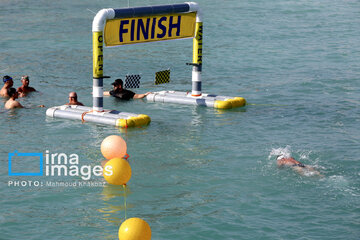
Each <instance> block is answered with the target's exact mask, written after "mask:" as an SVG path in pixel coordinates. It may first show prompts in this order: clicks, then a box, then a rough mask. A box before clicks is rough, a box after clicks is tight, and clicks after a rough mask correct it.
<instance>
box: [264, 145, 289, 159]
mask: <svg viewBox="0 0 360 240" xmlns="http://www.w3.org/2000/svg"><path fill="white" fill-rule="evenodd" d="M280 155H282V156H284V157H285V158H289V157H291V147H290V146H286V147H285V148H273V149H272V150H271V152H270V154H269V156H268V159H269V160H270V159H271V158H272V157H274V156H275V157H277V156H280Z"/></svg>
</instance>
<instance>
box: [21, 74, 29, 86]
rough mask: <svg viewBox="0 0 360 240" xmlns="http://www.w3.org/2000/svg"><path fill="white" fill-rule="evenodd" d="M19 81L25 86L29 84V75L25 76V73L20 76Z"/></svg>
mask: <svg viewBox="0 0 360 240" xmlns="http://www.w3.org/2000/svg"><path fill="white" fill-rule="evenodd" d="M21 82H22V84H24V85H25V86H29V82H30V79H29V76H27V75H25V76H22V77H21Z"/></svg>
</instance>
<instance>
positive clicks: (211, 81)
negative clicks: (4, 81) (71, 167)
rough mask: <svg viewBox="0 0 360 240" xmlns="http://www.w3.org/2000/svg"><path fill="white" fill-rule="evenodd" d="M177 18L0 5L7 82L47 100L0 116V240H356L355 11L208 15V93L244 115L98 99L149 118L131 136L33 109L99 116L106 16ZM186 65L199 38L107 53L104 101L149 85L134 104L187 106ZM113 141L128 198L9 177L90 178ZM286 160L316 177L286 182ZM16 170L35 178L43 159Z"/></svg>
mask: <svg viewBox="0 0 360 240" xmlns="http://www.w3.org/2000/svg"><path fill="white" fill-rule="evenodd" d="M169 3H179V2H175V1H166V0H163V1H160V0H151V1H150V0H149V1H141V0H136V1H135V0H134V1H130V2H129V3H128V1H126V0H124V1H115V0H104V1H92V0H83V1H70V0H62V1H47V0H46V1H45V0H36V1H35V0H26V1H20V0H1V1H0V36H1V37H0V74H1V77H2V76H4V75H10V76H12V77H14V80H15V83H14V85H15V87H19V86H20V77H21V76H22V75H25V74H27V75H29V76H30V85H31V86H33V87H35V88H36V89H37V90H38V92H36V93H33V94H31V95H30V96H29V97H27V98H24V99H20V102H21V103H22V104H23V105H24V106H26V107H28V108H27V109H17V110H5V109H4V101H5V100H4V99H0V103H1V107H0V130H1V138H0V239H1V240H8V239H29V240H35V239H36V240H38V239H61V240H63V239H77V240H80V239H117V238H118V237H117V232H118V228H119V226H120V224H121V223H122V222H123V221H124V220H125V218H131V217H139V218H142V219H144V220H146V221H147V222H148V223H149V225H150V227H151V229H152V239H163V240H170V239H171V240H175V239H179V240H194V239H359V237H360V164H359V163H360V157H359V156H360V27H359V26H360V2H359V1H356V0H346V1H331V0H323V1H309V0H296V1H295V0H287V1H286V0H274V1H265V0H258V1H251V0H242V1H235V0H227V1H214V0H206V1H205V0H199V1H198V3H199V5H200V7H201V9H202V10H203V22H204V40H203V44H204V46H203V75H202V78H203V92H205V93H212V94H219V95H225V96H240V97H244V98H246V100H247V102H248V105H247V106H246V107H244V108H238V109H234V110H228V111H221V110H216V109H212V108H205V107H194V106H186V105H175V104H162V103H150V102H149V103H147V102H146V100H133V101H129V102H120V101H117V100H116V99H114V98H109V97H107V98H105V99H104V108H106V109H116V110H119V111H125V112H133V113H143V114H147V115H149V116H150V117H151V119H152V122H151V124H150V125H149V126H147V127H142V128H134V129H117V128H115V127H112V126H103V125H97V124H91V123H81V122H78V121H72V120H63V119H51V118H47V117H46V116H45V111H46V108H36V106H37V105H40V104H44V105H45V106H46V107H47V108H48V107H52V106H58V105H61V104H64V103H66V102H67V101H68V98H67V96H68V93H69V92H70V91H76V92H77V93H78V96H79V101H81V102H83V103H84V104H85V105H87V106H91V105H92V95H91V92H92V35H91V24H92V19H93V17H94V15H95V13H96V12H97V11H99V10H100V9H102V8H109V7H111V8H122V7H127V6H128V5H130V6H131V7H134V6H144V5H145V6H147V5H157V4H169ZM191 60H192V40H190V39H187V40H178V41H166V42H157V43H151V44H137V45H131V46H124V47H117V48H106V49H105V50H104V75H108V76H111V79H106V80H105V82H104V88H105V90H108V89H111V85H110V83H111V82H112V81H113V80H114V79H116V78H119V77H120V78H124V76H125V75H126V74H141V75H142V85H141V88H140V89H136V92H137V93H144V92H147V91H160V90H181V91H188V90H190V89H191V67H189V66H186V65H185V63H187V62H191ZM168 68H170V69H171V82H170V83H169V84H164V85H161V86H155V85H154V83H153V82H154V74H155V72H156V71H159V70H164V69H168ZM114 134H117V135H120V136H122V137H123V138H124V139H125V140H126V142H127V145H128V154H129V155H130V158H129V161H130V164H131V167H132V178H131V180H130V181H129V182H128V186H127V190H126V191H124V189H123V188H122V187H116V186H109V185H107V184H105V185H100V186H75V187H72V186H51V185H49V184H47V183H48V182H52V183H55V182H57V183H59V182H63V183H67V184H70V183H77V182H88V183H89V182H95V183H97V182H102V179H101V177H96V176H92V177H91V179H90V180H89V181H82V179H81V177H80V176H79V177H76V176H9V175H8V162H9V159H8V153H13V152H14V151H15V150H17V151H18V152H19V153H22V152H23V153H30V152H35V153H46V151H48V152H49V154H52V153H65V154H67V155H70V154H77V155H78V158H79V162H80V163H79V165H90V166H92V167H94V166H96V165H99V164H100V161H102V160H103V159H104V158H103V157H102V154H101V152H100V144H101V142H102V140H103V139H104V138H105V137H106V136H109V135H114ZM281 153H283V154H287V155H291V156H293V157H294V158H295V159H297V160H299V161H301V162H303V163H304V164H306V165H311V166H313V167H315V168H316V169H317V170H318V171H320V173H321V174H322V176H309V175H300V174H298V173H296V172H294V171H292V170H291V169H279V168H278V167H277V165H276V155H278V154H281ZM13 168H14V169H15V170H16V171H23V172H27V171H30V172H31V171H32V172H34V171H35V172H36V171H38V170H39V169H38V168H39V166H38V164H37V159H36V158H33V159H32V160H31V161H29V159H26V158H20V159H17V161H15V160H14V162H13ZM310 175H311V174H310ZM31 182H32V183H34V182H35V183H36V182H38V183H40V186H34V185H31ZM16 184H17V185H16ZM21 184H24V186H22V185H21ZM41 184H43V185H42V186H41Z"/></svg>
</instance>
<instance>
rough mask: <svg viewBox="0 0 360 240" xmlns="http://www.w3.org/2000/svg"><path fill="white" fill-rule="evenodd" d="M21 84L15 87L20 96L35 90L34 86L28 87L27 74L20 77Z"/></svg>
mask: <svg viewBox="0 0 360 240" xmlns="http://www.w3.org/2000/svg"><path fill="white" fill-rule="evenodd" d="M21 83H22V86H21V87H19V88H18V89H17V91H18V93H19V96H20V97H25V96H26V95H27V94H28V93H30V92H36V90H35V88H33V87H29V83H30V79H29V76H27V75H25V76H22V78H21Z"/></svg>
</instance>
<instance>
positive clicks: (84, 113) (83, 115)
mask: <svg viewBox="0 0 360 240" xmlns="http://www.w3.org/2000/svg"><path fill="white" fill-rule="evenodd" d="M92 112H105V111H104V110H102V111H99V110H90V111H87V112H83V113H82V114H81V122H82V123H84V122H85V120H84V117H85V115H86V114H88V113H92Z"/></svg>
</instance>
